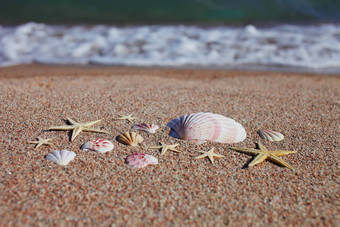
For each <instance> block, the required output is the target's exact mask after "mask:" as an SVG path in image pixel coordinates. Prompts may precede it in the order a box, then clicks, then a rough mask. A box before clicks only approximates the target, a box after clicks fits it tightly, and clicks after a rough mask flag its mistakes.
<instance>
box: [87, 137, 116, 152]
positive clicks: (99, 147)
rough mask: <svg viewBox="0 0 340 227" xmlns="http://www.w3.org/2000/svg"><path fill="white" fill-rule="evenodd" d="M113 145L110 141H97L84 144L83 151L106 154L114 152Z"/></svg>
mask: <svg viewBox="0 0 340 227" xmlns="http://www.w3.org/2000/svg"><path fill="white" fill-rule="evenodd" d="M113 147H114V146H113V144H112V143H111V141H109V140H105V139H95V140H91V141H88V142H86V143H84V144H83V145H82V146H81V149H82V150H84V151H96V152H99V153H106V152H108V151H112V150H113Z"/></svg>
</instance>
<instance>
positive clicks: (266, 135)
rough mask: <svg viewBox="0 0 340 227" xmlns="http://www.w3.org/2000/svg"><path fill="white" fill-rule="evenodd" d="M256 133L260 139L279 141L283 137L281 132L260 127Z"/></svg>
mask: <svg viewBox="0 0 340 227" xmlns="http://www.w3.org/2000/svg"><path fill="white" fill-rule="evenodd" d="M257 133H258V134H259V136H260V137H261V139H266V140H269V141H281V140H283V139H284V138H285V137H284V136H283V135H282V134H281V133H279V132H275V131H273V130H270V129H261V130H258V131H257Z"/></svg>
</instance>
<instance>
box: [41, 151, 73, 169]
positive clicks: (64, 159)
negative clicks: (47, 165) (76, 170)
mask: <svg viewBox="0 0 340 227" xmlns="http://www.w3.org/2000/svg"><path fill="white" fill-rule="evenodd" d="M74 157H76V153H74V152H73V151H68V150H61V151H53V152H52V153H50V154H48V155H46V157H45V158H46V159H47V160H50V161H52V162H55V163H57V164H58V165H62V166H65V165H67V164H68V163H69V162H70V161H72V160H73V159H74Z"/></svg>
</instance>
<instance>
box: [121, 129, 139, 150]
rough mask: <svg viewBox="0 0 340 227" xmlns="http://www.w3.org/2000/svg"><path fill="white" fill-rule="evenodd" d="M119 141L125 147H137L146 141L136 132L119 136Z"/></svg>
mask: <svg viewBox="0 0 340 227" xmlns="http://www.w3.org/2000/svg"><path fill="white" fill-rule="evenodd" d="M117 141H118V142H120V143H122V144H125V145H130V146H133V147H136V146H137V145H138V144H139V143H141V142H143V141H144V139H143V137H142V136H141V135H139V134H137V133H135V132H124V133H123V134H121V135H119V136H118V138H117Z"/></svg>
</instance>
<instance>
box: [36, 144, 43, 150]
mask: <svg viewBox="0 0 340 227" xmlns="http://www.w3.org/2000/svg"><path fill="white" fill-rule="evenodd" d="M41 145H43V144H42V143H38V144H37V145H36V146H35V148H34V149H38V148H39V147H40V146H41Z"/></svg>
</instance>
